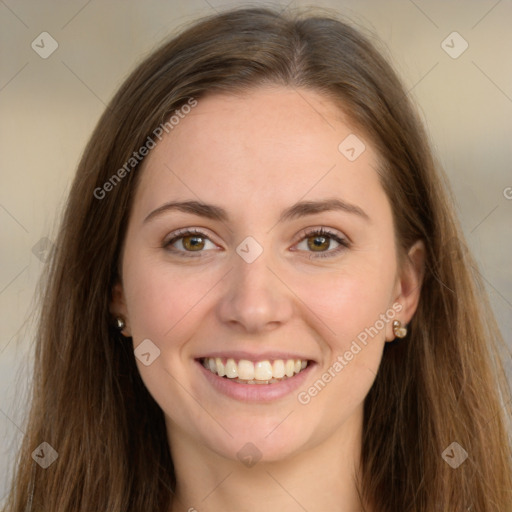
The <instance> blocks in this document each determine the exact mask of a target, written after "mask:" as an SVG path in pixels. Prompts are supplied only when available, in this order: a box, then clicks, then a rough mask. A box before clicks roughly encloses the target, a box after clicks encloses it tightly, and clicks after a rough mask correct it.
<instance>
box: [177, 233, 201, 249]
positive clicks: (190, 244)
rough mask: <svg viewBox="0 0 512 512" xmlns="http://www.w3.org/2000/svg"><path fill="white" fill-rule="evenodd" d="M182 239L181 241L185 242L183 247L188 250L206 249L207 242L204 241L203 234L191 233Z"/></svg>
mask: <svg viewBox="0 0 512 512" xmlns="http://www.w3.org/2000/svg"><path fill="white" fill-rule="evenodd" d="M181 240H182V242H181V243H182V244H183V247H184V248H185V249H186V250H187V251H200V250H202V249H204V245H205V242H204V239H203V237H201V236H197V235H189V236H184V237H182V239H181Z"/></svg>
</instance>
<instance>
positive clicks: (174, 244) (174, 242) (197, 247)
mask: <svg viewBox="0 0 512 512" xmlns="http://www.w3.org/2000/svg"><path fill="white" fill-rule="evenodd" d="M174 235H175V236H173V237H172V238H171V239H170V240H169V241H167V242H164V243H163V247H164V248H165V249H166V250H167V251H169V252H172V253H175V254H177V255H179V256H201V254H202V253H204V252H208V249H214V248H215V244H214V243H213V242H212V241H211V240H210V239H209V238H208V236H207V235H205V234H204V233H202V232H200V231H195V230H192V231H191V230H188V229H186V230H180V231H177V232H176V233H175V234H174ZM208 244H211V247H209V246H208ZM193 253H195V254H193Z"/></svg>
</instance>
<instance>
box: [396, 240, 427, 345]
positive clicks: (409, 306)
mask: <svg viewBox="0 0 512 512" xmlns="http://www.w3.org/2000/svg"><path fill="white" fill-rule="evenodd" d="M425 253H426V251H425V244H424V243H423V240H418V241H416V242H415V243H414V244H413V245H412V246H411V248H410V249H409V251H408V253H407V255H406V257H405V258H404V261H403V264H402V268H400V269H399V272H398V277H397V283H396V292H395V300H394V304H400V306H401V309H400V310H398V308H397V309H396V311H397V314H396V317H395V318H396V320H400V322H402V324H403V325H407V324H408V323H409V322H410V321H411V319H412V317H413V316H414V313H415V312H416V309H417V307H418V304H419V301H420V295H421V285H422V283H423V277H424V274H425ZM390 324H391V325H390V329H389V332H388V333H387V334H388V336H387V337H386V340H388V341H392V340H394V339H395V335H394V333H393V328H392V322H391V323H390Z"/></svg>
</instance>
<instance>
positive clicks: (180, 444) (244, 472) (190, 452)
mask: <svg viewBox="0 0 512 512" xmlns="http://www.w3.org/2000/svg"><path fill="white" fill-rule="evenodd" d="M173 428H174V427H173ZM168 431H169V440H170V446H171V451H172V457H173V462H174V467H175V472H176V481H177V487H176V494H175V499H174V501H173V505H172V508H171V511H170V512H219V511H223V512H225V511H232V510H233V511H234V510H236V511H243V512H256V511H260V510H279V511H280V512H298V511H304V510H307V511H308V512H325V511H326V510H330V511H337V512H362V510H363V507H362V505H361V504H360V501H359V499H358V494H357V490H356V476H357V475H358V472H359V461H360V450H361V432H362V411H361V412H358V413H357V414H354V415H353V416H352V417H351V418H350V419H349V420H347V422H345V423H344V424H343V425H342V426H341V427H340V428H339V429H338V430H337V431H336V433H334V434H333V435H331V436H330V437H329V438H327V439H325V440H324V441H323V442H321V443H320V444H317V445H315V446H314V447H312V448H309V449H308V450H300V451H299V452H298V453H296V454H294V455H291V456H290V457H288V458H287V459H285V460H279V461H272V462H268V461H265V460H264V458H263V459H262V460H260V461H259V462H257V463H256V464H255V465H253V466H252V467H247V466H244V465H243V464H241V463H240V461H238V460H232V459H228V458H225V457H222V456H220V455H218V454H217V453H214V452H212V451H211V450H209V449H207V448H204V447H202V446H201V445H200V444H199V443H198V440H197V439H192V438H190V437H188V436H187V435H185V433H183V432H177V431H176V430H173V429H171V428H170V427H168Z"/></svg>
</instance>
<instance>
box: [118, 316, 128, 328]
mask: <svg viewBox="0 0 512 512" xmlns="http://www.w3.org/2000/svg"><path fill="white" fill-rule="evenodd" d="M116 322H117V328H118V329H119V330H120V331H122V330H123V329H124V328H125V327H126V324H125V323H124V320H123V319H122V318H120V317H118V318H116Z"/></svg>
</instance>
